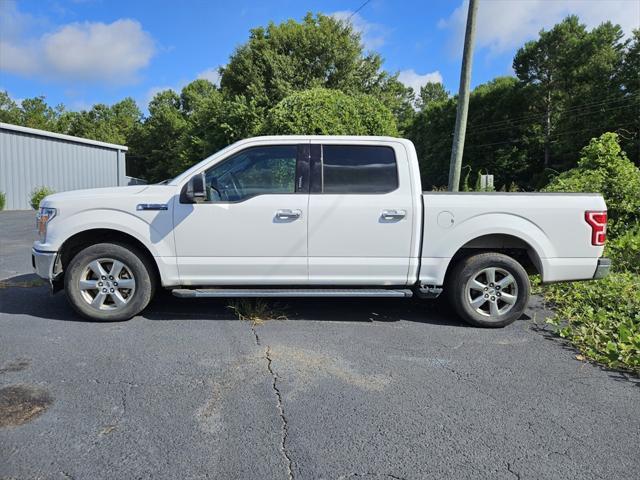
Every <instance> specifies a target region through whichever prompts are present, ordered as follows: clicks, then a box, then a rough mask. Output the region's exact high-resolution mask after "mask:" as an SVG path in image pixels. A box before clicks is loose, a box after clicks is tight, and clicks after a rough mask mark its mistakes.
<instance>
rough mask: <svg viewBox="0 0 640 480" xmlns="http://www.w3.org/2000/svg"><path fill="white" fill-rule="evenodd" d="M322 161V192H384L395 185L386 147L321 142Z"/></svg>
mask: <svg viewBox="0 0 640 480" xmlns="http://www.w3.org/2000/svg"><path fill="white" fill-rule="evenodd" d="M322 164H323V167H322V169H323V171H322V176H323V192H324V193H387V192H391V191H393V190H395V189H396V188H398V169H397V167H396V157H395V154H394V152H393V149H392V148H390V147H373V146H353V145H324V146H323V148H322Z"/></svg>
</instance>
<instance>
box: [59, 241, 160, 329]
mask: <svg viewBox="0 0 640 480" xmlns="http://www.w3.org/2000/svg"><path fill="white" fill-rule="evenodd" d="M96 262H98V263H96ZM116 262H121V264H122V265H123V266H122V268H121V270H119V272H116V269H117V267H116V265H117V266H120V264H119V263H116ZM90 265H93V266H94V268H91V267H90ZM96 265H97V266H98V269H99V271H100V272H102V273H106V275H104V276H99V275H97V273H96V268H95V266H96ZM110 269H111V270H110ZM109 273H115V274H116V277H113V278H109ZM132 280H133V281H132ZM81 282H82V283H81ZM94 282H95V286H96V288H95V289H93V288H90V287H87V285H90V286H92V283H94ZM98 282H100V283H99V285H100V286H99V287H98ZM118 282H120V283H119V284H118ZM155 283H156V282H155V274H154V269H153V266H152V265H150V264H149V261H148V260H147V258H146V257H145V256H144V255H143V254H142V253H140V252H139V251H137V249H135V248H133V247H131V246H129V245H126V244H120V243H98V244H96V245H91V246H89V247H87V248H85V249H83V250H81V251H80V252H78V253H77V254H76V256H75V257H73V259H71V261H70V262H69V264H68V265H67V268H66V270H65V276H64V288H65V293H66V296H67V299H68V300H69V303H70V304H71V306H72V307H73V308H74V310H75V311H76V312H78V313H79V314H80V315H82V316H83V317H84V318H86V319H89V320H97V321H107V322H109V321H120V320H129V319H130V318H132V317H134V316H136V315H137V314H138V313H140V312H141V311H142V310H144V309H145V308H146V306H147V305H148V304H149V302H150V301H151V299H152V298H153V295H154V292H155ZM81 285H82V288H81ZM126 287H131V288H126ZM101 292H104V293H101ZM111 292H113V293H111ZM92 298H93V300H94V302H93V304H92V303H90V300H91V299H92Z"/></svg>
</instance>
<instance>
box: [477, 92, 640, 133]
mask: <svg viewBox="0 0 640 480" xmlns="http://www.w3.org/2000/svg"><path fill="white" fill-rule="evenodd" d="M638 95H640V93H633V94H630V95H627V96H625V97H623V98H618V99H615V98H613V97H616V96H617V95H612V96H611V97H608V99H606V100H598V101H596V102H588V103H582V104H579V105H574V106H573V107H570V108H566V109H559V110H558V111H557V112H556V113H568V112H573V111H576V110H580V109H582V108H594V107H598V106H600V105H604V104H615V103H620V102H627V101H631V100H633V99H634V98H633V97H636V96H638ZM590 113H597V112H590ZM544 115H545V113H544V112H541V113H529V114H526V115H521V116H518V117H514V118H510V119H505V120H498V121H495V122H489V123H483V124H482V125H479V126H477V127H475V128H474V127H470V128H469V130H470V131H473V132H476V133H477V132H482V131H484V130H486V129H488V128H490V127H494V126H502V125H503V124H505V125H508V126H517V125H521V124H524V123H527V122H528V121H530V120H535V119H536V118H539V117H543V116H544Z"/></svg>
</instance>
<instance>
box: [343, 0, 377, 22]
mask: <svg viewBox="0 0 640 480" xmlns="http://www.w3.org/2000/svg"><path fill="white" fill-rule="evenodd" d="M370 1H371V0H367V1H366V2H364V3H363V4H362V5H360V6H359V7H358V8H357V9H356V10H355V12H353V13H352V14H351V15H349V18H347V20H351V17H353V16H354V15H355V14H356V13H358V12H359V11H360V10H362V9H363V8H364V7H365V6H366V5H367V3H369V2H370Z"/></svg>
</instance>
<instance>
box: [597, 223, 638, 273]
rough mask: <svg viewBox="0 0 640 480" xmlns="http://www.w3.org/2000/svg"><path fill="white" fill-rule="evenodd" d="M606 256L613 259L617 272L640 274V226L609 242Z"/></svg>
mask: <svg viewBox="0 0 640 480" xmlns="http://www.w3.org/2000/svg"><path fill="white" fill-rule="evenodd" d="M605 256H606V257H609V258H610V259H611V261H612V262H613V268H614V270H615V271H617V272H632V273H638V274H640V225H636V226H635V227H631V228H630V229H629V230H628V231H626V232H624V233H623V234H622V235H620V236H618V237H616V238H613V239H611V240H608V241H607V247H606V250H605Z"/></svg>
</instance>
